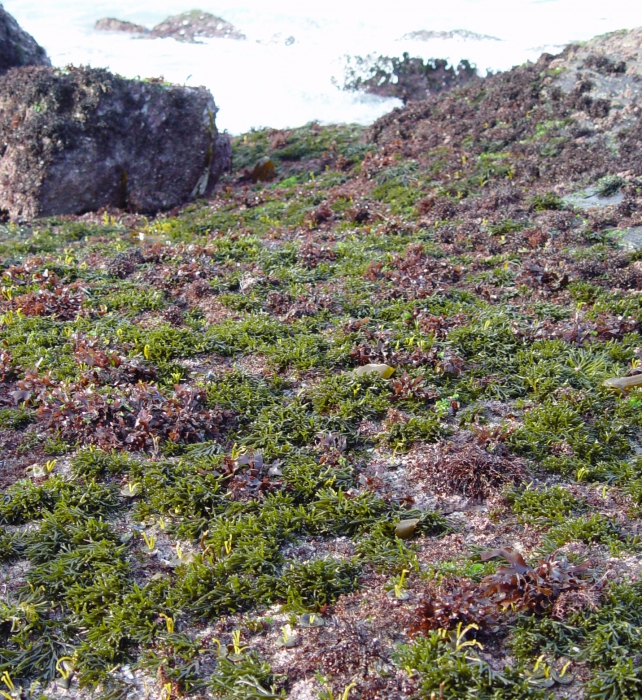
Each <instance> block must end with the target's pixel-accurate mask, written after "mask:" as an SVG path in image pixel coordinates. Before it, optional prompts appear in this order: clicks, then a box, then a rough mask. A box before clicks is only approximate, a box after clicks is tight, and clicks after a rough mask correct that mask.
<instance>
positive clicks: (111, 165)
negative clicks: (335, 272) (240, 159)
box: [0, 68, 230, 220]
mask: <svg viewBox="0 0 642 700" xmlns="http://www.w3.org/2000/svg"><path fill="white" fill-rule="evenodd" d="M216 111H217V108H216V106H215V104H214V100H213V98H212V96H211V94H210V93H209V91H207V90H206V89H204V88H185V87H178V86H173V85H164V84H161V83H160V82H153V81H147V82H141V81H133V80H125V79H124V78H120V77H118V76H115V75H112V74H111V73H109V72H108V71H106V70H99V69H89V68H78V69H73V70H67V71H55V70H53V69H50V68H24V69H22V70H20V71H12V72H10V73H9V74H7V75H6V76H4V77H2V78H1V79H0V137H1V143H3V144H4V146H3V149H2V151H1V156H0V209H2V210H3V213H4V215H5V217H7V216H8V217H10V218H11V219H13V220H16V219H32V218H35V217H39V216H51V215H61V214H81V213H83V212H89V211H95V210H97V209H99V208H101V207H105V206H115V207H119V208H121V209H128V210H130V211H135V212H139V213H153V212H157V211H160V210H167V209H171V208H172V207H175V206H177V205H179V204H181V203H183V202H185V201H186V200H188V199H190V198H191V197H197V196H203V195H205V194H207V193H208V192H210V191H211V189H212V188H213V186H214V184H215V183H216V181H217V180H218V178H219V177H220V175H221V174H222V172H223V171H224V169H225V168H226V167H227V165H228V163H229V160H230V146H229V140H228V139H227V137H226V136H220V135H219V134H218V132H217V129H216V125H215V121H214V117H215V114H216Z"/></svg>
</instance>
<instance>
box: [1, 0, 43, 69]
mask: <svg viewBox="0 0 642 700" xmlns="http://www.w3.org/2000/svg"><path fill="white" fill-rule="evenodd" d="M50 65H51V62H50V61H49V59H48V58H47V54H46V53H45V50H44V49H43V48H42V46H39V45H38V44H37V43H36V40H35V39H34V38H33V37H32V36H31V34H27V32H25V31H24V29H22V28H21V27H20V25H19V24H18V23H17V22H16V20H15V19H14V18H13V17H12V16H11V15H10V14H9V13H8V12H7V11H6V10H5V9H4V7H3V6H2V5H0V75H3V74H4V73H6V72H7V71H8V70H10V69H11V68H19V67H21V66H50Z"/></svg>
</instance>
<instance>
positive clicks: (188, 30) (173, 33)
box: [150, 10, 246, 44]
mask: <svg viewBox="0 0 642 700" xmlns="http://www.w3.org/2000/svg"><path fill="white" fill-rule="evenodd" d="M150 36H151V37H153V38H166V37H171V38H172V39H176V41H184V42H189V43H192V44H194V43H197V41H198V39H209V38H220V39H245V38H246V37H245V34H242V33H241V32H239V31H238V29H236V27H235V26H234V25H233V24H230V23H229V22H226V21H225V20H224V19H221V18H220V17H216V16H215V15H211V14H209V12H201V11H200V10H192V11H191V12H184V13H183V14H181V15H174V16H173V17H168V18H167V19H166V20H164V21H163V22H161V23H160V24H159V25H157V26H156V27H154V28H153V29H152V31H151V33H150Z"/></svg>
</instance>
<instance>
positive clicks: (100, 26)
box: [94, 17, 149, 34]
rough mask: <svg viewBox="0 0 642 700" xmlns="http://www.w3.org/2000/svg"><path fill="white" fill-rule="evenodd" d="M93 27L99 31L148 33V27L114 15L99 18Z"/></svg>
mask: <svg viewBox="0 0 642 700" xmlns="http://www.w3.org/2000/svg"><path fill="white" fill-rule="evenodd" d="M94 29H97V30H98V31H99V32H124V33H125V34H149V29H147V27H143V26H142V25H141V24H134V23H133V22H124V21H123V20H121V19H115V18H114V17H105V18H103V19H99V20H98V21H97V22H96V24H95V25H94Z"/></svg>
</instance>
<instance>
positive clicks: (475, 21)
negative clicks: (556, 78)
mask: <svg viewBox="0 0 642 700" xmlns="http://www.w3.org/2000/svg"><path fill="white" fill-rule="evenodd" d="M4 6H5V9H6V10H7V11H8V12H10V13H11V14H13V16H14V17H15V18H16V19H17V20H18V22H19V23H20V24H21V25H22V26H23V27H24V28H25V29H26V30H27V31H29V32H30V33H31V34H33V35H34V37H35V38H36V40H37V41H38V42H39V43H40V44H41V45H42V46H44V47H45V49H46V50H47V52H48V54H49V56H50V57H51V59H52V61H53V63H54V65H57V66H65V65H67V64H69V63H73V64H76V65H78V64H85V65H91V66H94V67H105V68H109V69H110V70H112V71H114V72H116V73H119V74H121V75H124V76H127V77H136V76H140V77H143V78H147V77H158V76H160V75H162V76H164V77H165V79H166V80H171V81H172V82H176V83H181V84H182V83H187V84H189V85H205V86H207V87H208V88H209V89H210V90H211V91H212V93H213V95H214V98H215V100H216V102H217V104H218V106H219V107H220V112H219V114H218V117H217V124H218V125H219V127H220V128H222V129H228V130H229V131H230V132H231V133H242V132H244V131H247V130H249V129H251V128H258V127H262V126H271V127H277V128H279V127H288V126H299V125H301V124H304V123H306V122H308V121H312V120H318V121H320V122H322V123H337V122H358V123H362V124H368V123H371V122H372V121H373V120H375V119H376V118H377V117H379V116H381V115H382V114H384V113H386V112H387V111H389V110H390V109H391V108H392V107H394V106H396V105H397V104H399V102H398V101H397V100H393V99H382V98H376V97H372V96H362V95H356V94H352V93H345V92H342V91H340V90H339V89H337V88H336V87H335V86H334V85H333V84H332V78H333V77H336V78H337V79H338V80H339V82H342V78H343V57H344V56H345V55H362V56H363V55H367V54H376V55H380V54H383V55H390V56H392V55H396V56H399V55H401V53H403V52H404V51H408V52H409V53H410V54H411V55H413V56H422V57H423V58H447V59H449V60H451V61H453V62H458V61H459V60H460V59H462V58H467V59H469V60H471V62H473V63H475V64H476V65H477V67H478V69H479V70H480V71H481V72H482V74H483V73H484V71H485V70H486V69H490V70H503V69H507V68H510V67H512V66H513V65H517V64H520V63H523V62H525V61H527V60H535V59H537V57H538V56H539V55H540V54H541V53H542V51H549V52H551V53H556V52H558V51H559V50H560V49H561V47H562V46H563V45H564V44H566V43H568V42H571V41H583V40H587V39H590V38H591V37H593V36H595V35H597V34H602V33H604V32H608V31H613V30H616V29H625V28H633V27H637V26H641V25H642V0H609V1H608V2H607V1H606V0H397V1H396V2H392V3H385V4H384V3H381V4H375V3H374V2H373V1H372V0H321V1H319V2H315V3H312V2H309V0H237V1H236V2H234V1H233V0H220V1H219V2H216V1H215V0H94V1H92V0H5V1H4ZM195 7H196V8H198V9H201V10H204V11H207V12H211V13H213V14H215V15H218V16H220V17H223V18H224V19H226V20H228V21H230V22H232V23H233V24H234V25H235V26H236V27H237V28H238V29H239V30H240V31H242V32H243V33H244V34H246V35H247V37H248V39H247V40H246V41H234V40H229V39H211V40H208V41H207V42H206V43H204V44H181V43H178V42H176V41H174V40H173V39H156V40H141V39H136V38H132V37H129V36H125V35H118V34H105V33H102V32H96V31H94V30H93V25H94V22H95V21H96V20H97V19H100V18H102V17H116V18H118V19H122V20H128V21H131V22H135V23H137V24H144V25H146V26H148V27H152V26H154V25H155V24H157V23H158V22H160V21H161V20H163V19H164V18H165V17H167V16H168V15H172V14H178V13H179V12H184V11H186V10H191V9H195ZM422 29H423V30H431V31H451V30H456V29H465V30H469V31H472V32H476V33H478V34H484V35H490V36H493V37H497V38H499V39H501V41H491V40H482V41H479V40H466V41H464V40H461V39H450V40H443V39H433V40H431V41H428V42H422V41H409V40H401V37H402V36H403V35H404V34H406V33H408V32H413V31H418V30H422ZM288 37H294V39H295V42H294V43H293V44H291V45H289V46H286V44H285V40H286V39H287V38H288Z"/></svg>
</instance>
